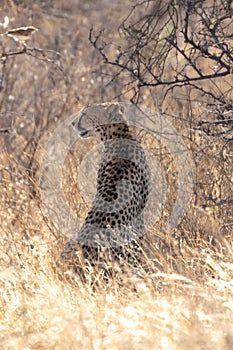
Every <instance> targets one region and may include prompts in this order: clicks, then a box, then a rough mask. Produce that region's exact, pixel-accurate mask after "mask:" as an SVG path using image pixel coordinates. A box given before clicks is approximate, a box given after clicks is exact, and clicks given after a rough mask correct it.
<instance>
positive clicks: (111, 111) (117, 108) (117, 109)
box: [106, 103, 125, 118]
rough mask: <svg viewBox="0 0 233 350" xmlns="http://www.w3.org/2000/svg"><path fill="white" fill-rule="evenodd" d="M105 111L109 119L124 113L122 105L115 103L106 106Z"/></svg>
mask: <svg viewBox="0 0 233 350" xmlns="http://www.w3.org/2000/svg"><path fill="white" fill-rule="evenodd" d="M106 110H107V112H108V115H109V117H110V118H112V117H114V116H116V115H117V114H122V113H124V111H125V109H124V107H123V106H122V105H120V104H115V103H114V104H111V105H110V106H108V107H107V109H106Z"/></svg>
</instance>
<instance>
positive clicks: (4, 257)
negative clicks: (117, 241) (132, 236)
mask: <svg viewBox="0 0 233 350" xmlns="http://www.w3.org/2000/svg"><path fill="white" fill-rule="evenodd" d="M130 4H131V2H125V1H118V2H116V4H113V5H110V4H109V2H108V1H101V2H99V3H98V6H97V4H93V2H85V4H84V3H83V4H79V5H77V3H76V2H75V1H69V2H66V1H58V2H55V3H54V2H52V1H48V2H43V4H41V3H40V2H37V1H35V2H34V1H25V2H23V1H14V0H12V1H4V2H3V6H2V18H1V19H0V21H3V18H4V16H7V17H8V18H9V20H10V26H11V27H12V28H15V27H17V26H23V25H35V26H36V27H38V28H39V29H40V31H39V32H38V33H36V34H35V36H34V37H33V39H32V40H33V41H32V42H31V43H30V44H29V43H28V45H29V46H32V47H41V48H43V50H44V56H43V55H42V56H39V57H38V56H37V57H36V58H33V57H31V56H29V55H26V54H20V55H17V56H14V57H11V58H9V59H8V61H7V66H6V72H5V73H4V81H3V88H2V90H1V91H0V94H1V95H0V123H1V125H0V129H7V130H8V132H4V133H0V148H1V154H0V159H1V161H0V181H1V192H0V198H1V199H0V200H1V211H0V252H1V254H0V349H1V350H8V349H9V350H11V349H12V350H29V349H30V350H42V349H46V350H50V349H51V350H52V349H53V350H54V349H56V350H59V349H62V350H64V349H65V350H66V349H67V350H70V349H74V350H76V349H101V350H103V349H108V350H109V349H112V350H113V349H114V350H115V349H153V350H154V349H162V350H165V349H169V350H172V349H177V350H182V349H184V350H186V349H188V348H190V349H194V350H199V349H203V350H208V349H221V350H227V349H228V350H231V349H232V347H233V253H232V248H233V247H232V206H231V204H226V205H225V206H224V207H222V206H221V207H219V206H217V207H211V206H210V207H207V208H204V207H203V206H202V204H203V203H206V201H207V202H208V198H209V197H208V196H210V194H213V195H216V196H223V197H224V196H226V195H229V196H230V193H231V191H232V187H231V185H232V153H231V152H230V146H229V145H228V146H227V147H229V148H226V147H225V148H224V152H225V153H223V154H222V153H221V152H220V151H219V149H221V147H222V146H223V144H224V141H223V143H221V141H219V144H218V145H217V146H216V144H215V143H214V138H213V139H211V140H210V139H209V138H207V137H206V136H205V135H204V134H202V133H201V132H197V131H194V130H193V129H192V128H190V133H187V134H186V135H185V137H186V139H188V145H189V148H190V153H191V154H192V156H193V157H194V155H196V156H195V157H196V158H195V168H194V172H195V181H196V187H195V189H196V193H195V196H194V197H195V198H194V199H193V202H192V203H191V204H190V208H189V210H188V212H187V213H186V216H185V217H184V219H183V222H182V223H181V225H180V226H179V228H177V230H176V232H175V233H174V234H173V235H169V234H164V233H162V232H163V231H162V230H161V227H160V226H159V224H157V225H156V226H155V227H154V228H153V230H152V231H151V232H150V234H149V235H148V237H147V242H146V243H145V256H144V267H143V268H139V269H138V271H136V272H135V271H130V270H129V271H128V273H123V272H122V271H120V270H119V269H118V268H117V267H116V268H115V271H116V274H114V276H113V277H112V278H110V279H109V281H107V282H106V281H105V280H104V279H103V276H102V274H101V271H100V272H99V273H98V271H97V272H96V271H93V270H92V269H91V268H89V269H87V268H86V269H85V271H84V274H85V283H83V280H82V278H81V277H80V276H79V275H77V274H75V273H73V272H72V269H69V268H68V267H67V266H65V265H64V263H62V262H61V260H60V252H61V251H62V248H63V244H64V242H65V240H66V237H64V235H63V234H62V233H61V232H59V231H58V230H57V229H56V228H55V227H54V226H53V223H52V222H51V221H50V218H49V217H48V215H47V214H46V212H45V209H44V207H43V203H42V201H41V197H40V191H39V184H38V170H39V166H40V155H41V151H43V148H44V146H45V144H46V141H47V139H48V137H49V135H50V134H51V133H52V132H53V129H54V128H55V127H56V126H57V125H58V124H59V123H60V122H61V121H62V120H63V119H64V118H66V117H67V116H69V115H70V114H71V113H73V112H74V111H77V110H78V109H79V108H80V107H81V106H84V105H85V104H91V103H94V102H100V101H101V102H102V101H111V100H112V99H114V97H115V96H116V95H117V94H118V93H119V91H120V89H121V86H120V85H119V86H118V85H117V84H115V85H114V84H113V85H112V86H110V87H109V88H105V87H104V86H105V84H106V82H107V81H108V76H107V75H106V76H104V75H102V74H100V73H99V69H101V70H102V73H107V71H106V67H105V66H103V65H101V63H100V61H99V60H98V56H97V54H96V52H95V51H94V50H93V48H92V47H91V46H89V44H88V30H89V28H90V26H91V24H93V23H96V24H97V25H99V24H101V23H103V21H104V22H105V25H106V26H107V25H109V27H110V25H111V24H112V23H113V22H114V21H117V20H119V16H120V15H122V18H123V17H124V15H125V12H126V11H128V9H129V5H130ZM111 6H112V7H111ZM114 23H115V22H114ZM10 40H11V39H10V38H8V39H7V38H4V40H3V45H4V50H6V51H8V52H12V51H13V50H16V49H17V47H15V45H16V44H15V43H14V42H11V41H10ZM1 49H2V48H1ZM46 50H52V51H46ZM56 50H58V51H59V53H60V54H61V56H59V55H56V54H54V52H55V51H56ZM50 60H51V61H53V63H52V62H51V61H50ZM54 62H55V63H54ZM93 71H96V72H97V73H96V74H93V73H94V72H93ZM148 96H149V95H148ZM148 98H149V97H148ZM150 103H151V101H150V100H149V99H148V104H150ZM174 106H176V108H177V111H175V112H177V115H179V116H180V121H179V122H178V127H180V124H182V125H183V122H185V117H184V114H183V113H184V112H183V110H182V109H180V110H179V109H178V108H179V104H178V105H176V104H174ZM199 108H200V110H198V109H196V110H195V113H197V114H196V115H197V117H195V118H196V119H198V116H201V115H203V113H205V114H206V115H208V113H207V112H206V111H204V112H203V110H201V108H202V107H199ZM198 113H199V114H198ZM187 124H188V123H187ZM156 146H157V145H156ZM83 147H84V151H85V147H86V146H83ZM218 147H219V149H218ZM152 148H153V147H152ZM79 154H80V149H79ZM216 155H217V157H216ZM69 156H70V158H69V157H68V158H67V160H66V162H67V171H68V173H69V177H68V178H67V179H66V178H65V179H64V184H63V185H64V192H65V194H66V197H67V200H68V201H69V203H70V205H71V207H72V208H73V209H75V208H76V207H77V205H78V204H80V202H81V201H82V198H81V196H80V193H79V190H78V188H77V173H78V167H79V160H78V159H77V152H76V151H75V146H74V149H72V150H71V152H70V155H69ZM223 156H224V157H223ZM163 162H164V166H166V165H169V159H168V160H167V163H166V160H165V161H163ZM167 168H169V166H167ZM172 169H173V168H172V167H170V173H169V170H168V175H167V180H168V183H170V184H172V183H173V176H172V173H171V170H172ZM170 196H171V197H172V194H170ZM229 203H230V202H229ZM83 208H84V209H83V210H84V211H83V212H82V211H81V212H79V214H80V215H83V216H84V214H85V211H86V210H87V207H86V204H85V203H83ZM165 209H166V208H165ZM77 212H78V210H77ZM148 251H149V253H148Z"/></svg>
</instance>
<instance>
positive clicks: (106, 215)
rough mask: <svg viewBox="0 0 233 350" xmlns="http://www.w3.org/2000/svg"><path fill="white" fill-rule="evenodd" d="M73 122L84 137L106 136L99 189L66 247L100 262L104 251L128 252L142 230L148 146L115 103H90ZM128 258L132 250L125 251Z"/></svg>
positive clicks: (118, 254) (115, 255) (135, 246)
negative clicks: (133, 129)
mask: <svg viewBox="0 0 233 350" xmlns="http://www.w3.org/2000/svg"><path fill="white" fill-rule="evenodd" d="M72 124H73V126H74V128H75V129H76V130H77V131H78V132H79V136H80V137H81V138H88V137H95V138H96V139H97V140H98V141H99V142H103V145H104V151H103V153H102V158H101V161H100V163H99V168H98V176H97V189H96V195H95V198H94V200H93V202H92V204H91V208H90V210H89V212H88V214H87V217H86V219H85V222H84V223H83V225H82V227H81V229H80V231H79V232H78V233H77V236H76V237H75V238H74V239H71V240H70V241H68V242H67V243H66V245H65V249H64V251H63V253H62V257H63V258H65V259H67V257H69V256H70V255H72V254H73V253H74V252H78V251H79V252H80V250H81V253H82V257H83V258H84V259H87V260H89V261H91V262H92V263H93V264H96V263H97V261H99V257H100V255H101V254H100V252H103V251H105V252H106V251H107V252H108V253H110V255H111V258H112V257H113V258H120V257H121V258H123V259H124V258H125V256H126V255H127V253H126V255H125V252H127V249H128V248H129V247H130V249H131V250H132V249H135V250H137V249H138V246H139V240H140V238H141V237H142V235H143V232H144V221H143V209H144V208H145V205H146V202H147V200H148V195H149V185H150V171H149V167H148V164H147V160H146V156H145V153H144V150H143V148H142V146H141V145H140V143H139V142H138V141H137V139H136V136H135V135H134V133H133V131H132V130H130V127H129V125H128V123H127V120H126V117H125V115H124V107H123V106H122V105H120V104H117V103H112V104H99V105H95V106H90V107H86V108H85V109H84V110H83V112H82V113H81V115H80V117H79V118H78V119H77V120H74V121H73V123H72ZM127 258H128V256H127Z"/></svg>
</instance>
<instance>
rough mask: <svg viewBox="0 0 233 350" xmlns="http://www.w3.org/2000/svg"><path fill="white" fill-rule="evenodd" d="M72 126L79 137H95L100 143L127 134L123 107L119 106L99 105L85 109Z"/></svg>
mask: <svg viewBox="0 0 233 350" xmlns="http://www.w3.org/2000/svg"><path fill="white" fill-rule="evenodd" d="M72 125H73V126H74V127H75V129H77V130H78V132H79V135H80V137H85V138H86V137H91V136H93V137H96V138H97V139H100V140H101V141H105V140H108V139H112V138H114V137H120V136H123V133H128V131H129V130H128V125H127V122H126V119H125V117H124V107H123V106H121V105H120V104H114V103H113V104H107V105H105V104H99V105H95V106H90V107H86V108H85V109H84V110H83V111H82V113H81V116H80V117H79V118H78V119H77V120H74V121H73V123H72Z"/></svg>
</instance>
